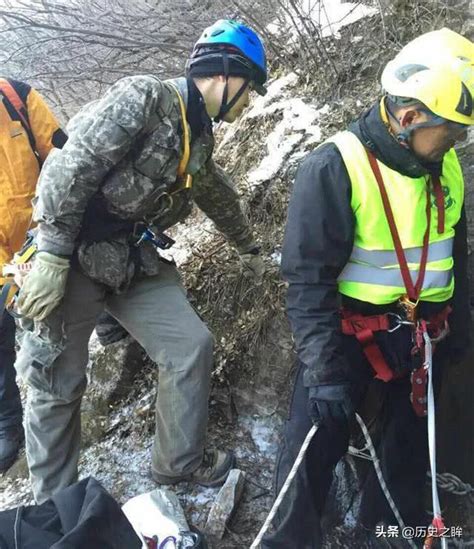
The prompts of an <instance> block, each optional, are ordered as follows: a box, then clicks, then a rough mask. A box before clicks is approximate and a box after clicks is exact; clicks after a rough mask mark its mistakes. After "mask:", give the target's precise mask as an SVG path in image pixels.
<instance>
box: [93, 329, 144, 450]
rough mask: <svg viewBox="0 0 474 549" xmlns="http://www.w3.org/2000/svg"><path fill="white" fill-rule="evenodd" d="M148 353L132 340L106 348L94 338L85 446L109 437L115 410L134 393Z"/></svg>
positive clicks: (127, 339)
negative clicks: (109, 420) (107, 429)
mask: <svg viewBox="0 0 474 549" xmlns="http://www.w3.org/2000/svg"><path fill="white" fill-rule="evenodd" d="M143 355H144V351H143V349H142V347H141V346H140V345H139V344H138V343H137V342H136V341H135V340H134V339H132V337H130V336H128V337H126V338H124V339H121V340H120V341H117V342H115V343H110V344H109V345H106V346H105V347H104V346H102V345H101V344H100V343H99V341H98V339H97V337H96V335H95V334H93V336H92V338H91V341H90V344H89V364H88V366H87V376H88V380H89V385H88V388H87V391H86V393H85V395H84V400H83V403H82V439H83V444H84V446H89V445H91V444H93V443H94V442H97V441H98V440H100V439H101V438H102V437H103V436H104V434H105V427H106V423H107V421H106V420H107V416H108V414H109V412H110V409H111V406H112V405H113V404H114V403H116V402H117V401H118V400H120V399H122V398H124V397H125V396H126V395H127V394H128V392H129V391H130V389H131V387H132V384H133V378H134V376H135V374H136V373H137V372H138V370H139V369H140V368H141V367H142V365H143Z"/></svg>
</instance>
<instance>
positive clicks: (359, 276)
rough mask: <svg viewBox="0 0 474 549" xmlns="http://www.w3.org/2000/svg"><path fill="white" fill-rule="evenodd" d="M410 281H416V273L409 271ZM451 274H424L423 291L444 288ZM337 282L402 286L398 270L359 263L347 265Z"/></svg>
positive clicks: (435, 272) (447, 272)
mask: <svg viewBox="0 0 474 549" xmlns="http://www.w3.org/2000/svg"><path fill="white" fill-rule="evenodd" d="M410 276H411V278H412V280H416V277H417V276H418V271H415V270H411V269H410ZM451 276H452V272H451V270H449V271H429V270H427V271H426V273H425V279H424V282H423V289H424V290H427V289H429V288H445V287H446V286H449V283H450V282H451ZM338 281H339V282H341V281H348V282H363V283H365V284H377V285H379V286H403V277H402V273H401V272H400V269H397V268H395V269H380V268H379V267H373V266H369V265H360V264H359V263H348V264H347V265H346V266H345V267H344V270H343V271H342V273H341V274H340V275H339V278H338Z"/></svg>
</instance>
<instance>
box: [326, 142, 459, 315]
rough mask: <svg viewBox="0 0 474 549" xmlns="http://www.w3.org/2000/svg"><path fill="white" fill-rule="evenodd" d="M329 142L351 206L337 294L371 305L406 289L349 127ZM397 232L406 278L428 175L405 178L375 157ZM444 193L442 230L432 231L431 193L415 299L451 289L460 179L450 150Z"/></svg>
mask: <svg viewBox="0 0 474 549" xmlns="http://www.w3.org/2000/svg"><path fill="white" fill-rule="evenodd" d="M328 141H329V142H332V143H334V144H336V146H337V147H338V149H339V151H340V153H341V156H342V158H343V160H344V164H345V166H346V169H347V172H348V174H349V177H350V180H351V187H352V198H351V207H352V211H353V214H354V218H355V228H354V247H353V250H352V253H351V256H350V258H349V261H348V263H347V264H346V266H345V268H344V269H343V271H342V273H341V274H340V276H339V277H338V289H339V292H340V293H341V294H344V295H347V296H350V297H353V298H355V299H359V300H361V301H367V302H369V303H374V304H377V305H378V304H387V303H392V302H395V301H397V300H398V299H400V298H401V297H402V296H403V295H405V294H406V289H405V286H404V282H403V278H402V274H401V270H400V266H399V263H398V259H397V255H396V253H395V247H394V243H393V238H392V235H391V232H390V227H389V224H388V221H387V219H386V216H385V211H384V207H383V203H382V199H381V195H380V190H379V188H378V185H377V181H376V180H375V177H374V175H373V172H372V169H371V167H370V164H369V161H368V158H367V154H366V152H365V149H364V147H363V145H362V143H361V142H360V141H359V139H358V138H357V137H356V136H355V135H354V134H353V133H351V132H341V133H339V134H336V135H335V136H333V137H332V138H331V139H330V140H328ZM378 166H379V168H380V171H381V173H382V176H383V181H384V183H385V187H386V189H387V194H388V197H389V200H390V204H391V207H392V210H393V215H394V218H395V222H396V226H397V228H398V231H399V235H400V240H401V243H402V246H403V250H404V252H405V255H406V259H407V262H408V264H409V269H410V274H411V276H412V280H416V279H417V275H418V269H419V264H420V257H421V251H422V246H423V236H424V234H425V232H426V185H427V181H428V178H427V177H420V178H410V177H407V176H404V175H402V174H400V173H398V172H396V171H395V170H392V169H390V168H389V167H388V166H386V165H384V164H383V163H381V162H378ZM440 181H441V186H442V190H443V193H444V198H445V230H444V232H443V233H441V234H439V233H438V232H437V219H438V218H437V207H436V200H435V197H434V196H433V195H431V217H432V223H431V227H430V233H429V247H428V260H427V265H426V275H425V280H424V283H423V288H422V291H421V295H420V299H422V300H425V301H436V302H442V301H446V300H448V299H449V298H450V297H451V296H452V294H453V290H454V277H453V276H452V268H453V258H452V249H453V239H454V227H455V225H456V224H457V222H458V221H459V218H460V216H461V208H462V204H463V200H464V183H463V179H462V174H461V168H460V166H459V162H458V160H457V157H456V153H455V151H454V150H453V149H451V150H450V151H448V153H446V155H445V157H444V159H443V174H442V176H441V178H440Z"/></svg>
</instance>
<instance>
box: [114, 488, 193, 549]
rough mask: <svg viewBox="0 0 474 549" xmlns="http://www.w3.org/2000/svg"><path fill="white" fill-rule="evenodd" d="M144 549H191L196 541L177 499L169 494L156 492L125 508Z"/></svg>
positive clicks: (139, 497) (159, 490)
mask: <svg viewBox="0 0 474 549" xmlns="http://www.w3.org/2000/svg"><path fill="white" fill-rule="evenodd" d="M122 510H123V512H124V513H125V515H126V517H127V518H128V520H129V522H130V523H131V524H132V526H133V528H134V530H135V532H136V533H137V534H138V536H139V537H140V539H141V540H142V542H143V549H150V548H153V549H188V548H189V549H190V548H192V547H194V546H195V540H196V537H195V535H194V534H192V533H191V532H189V526H188V523H187V521H186V517H185V516H184V511H183V508H182V507H181V504H180V503H179V500H178V497H177V496H176V494H175V493H174V492H171V491H170V490H164V489H157V490H153V491H152V492H148V493H146V494H141V495H139V496H136V497H134V498H132V499H130V500H129V501H127V503H125V505H124V506H123V507H122Z"/></svg>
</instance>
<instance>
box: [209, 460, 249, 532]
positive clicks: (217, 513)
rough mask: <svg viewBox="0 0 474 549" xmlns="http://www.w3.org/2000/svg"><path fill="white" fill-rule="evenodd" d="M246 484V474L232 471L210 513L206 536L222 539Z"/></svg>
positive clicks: (236, 470) (237, 470) (235, 470)
mask: <svg viewBox="0 0 474 549" xmlns="http://www.w3.org/2000/svg"><path fill="white" fill-rule="evenodd" d="M244 484H245V475H244V473H243V472H242V471H241V470H240V469H232V471H231V472H230V473H229V476H228V477H227V480H226V482H225V484H224V486H223V487H222V488H221V489H220V491H219V493H218V494H217V498H216V501H215V502H214V505H213V506H212V507H211V510H210V511H209V516H208V517H207V522H206V526H205V528H204V531H205V532H206V534H208V535H209V536H212V537H214V538H217V539H222V537H223V536H224V533H225V527H226V524H227V522H228V521H229V519H230V518H231V516H232V513H233V512H234V510H235V508H236V507H237V505H238V503H239V501H240V498H241V496H242V493H243V490H244Z"/></svg>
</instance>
